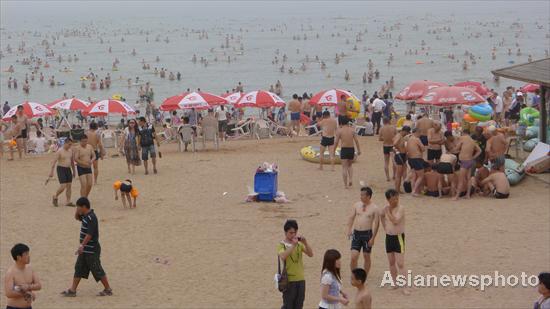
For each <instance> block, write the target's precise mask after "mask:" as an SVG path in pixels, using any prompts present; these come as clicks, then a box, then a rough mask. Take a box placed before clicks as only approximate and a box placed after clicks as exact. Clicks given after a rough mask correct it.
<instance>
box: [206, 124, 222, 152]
mask: <svg viewBox="0 0 550 309" xmlns="http://www.w3.org/2000/svg"><path fill="white" fill-rule="evenodd" d="M218 134H219V132H218V128H216V127H215V126H209V125H206V126H203V127H202V149H205V148H206V142H207V141H212V142H214V147H215V148H216V150H218V149H219V148H220V144H219V136H218Z"/></svg>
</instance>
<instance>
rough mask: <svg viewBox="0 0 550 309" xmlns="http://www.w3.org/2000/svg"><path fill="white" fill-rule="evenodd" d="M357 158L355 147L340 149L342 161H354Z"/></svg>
mask: <svg viewBox="0 0 550 309" xmlns="http://www.w3.org/2000/svg"><path fill="white" fill-rule="evenodd" d="M354 157H355V148H353V147H342V148H341V149H340V159H342V160H353V158H354Z"/></svg>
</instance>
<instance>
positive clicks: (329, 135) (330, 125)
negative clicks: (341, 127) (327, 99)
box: [318, 111, 338, 170]
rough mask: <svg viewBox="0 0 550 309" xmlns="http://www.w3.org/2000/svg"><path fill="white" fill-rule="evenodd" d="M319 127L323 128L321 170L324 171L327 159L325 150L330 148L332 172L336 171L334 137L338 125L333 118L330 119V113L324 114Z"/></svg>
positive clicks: (320, 156) (320, 153)
mask: <svg viewBox="0 0 550 309" xmlns="http://www.w3.org/2000/svg"><path fill="white" fill-rule="evenodd" d="M318 125H319V127H321V147H320V149H319V169H320V170H322V169H323V161H324V159H325V149H326V148H327V147H328V152H329V159H330V164H331V166H332V170H334V153H335V147H334V135H335V134H336V129H337V127H338V123H336V120H335V119H334V118H332V117H330V112H329V111H324V112H323V118H322V119H321V120H320V121H319V122H318Z"/></svg>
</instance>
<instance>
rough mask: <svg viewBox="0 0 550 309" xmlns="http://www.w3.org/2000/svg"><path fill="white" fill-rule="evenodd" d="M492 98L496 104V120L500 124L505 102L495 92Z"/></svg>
mask: <svg viewBox="0 0 550 309" xmlns="http://www.w3.org/2000/svg"><path fill="white" fill-rule="evenodd" d="M491 98H492V99H493V102H495V120H496V121H497V122H498V123H500V121H501V119H502V118H501V117H502V112H503V111H504V101H502V98H501V97H500V96H499V95H498V94H497V93H496V92H493V95H492V96H491Z"/></svg>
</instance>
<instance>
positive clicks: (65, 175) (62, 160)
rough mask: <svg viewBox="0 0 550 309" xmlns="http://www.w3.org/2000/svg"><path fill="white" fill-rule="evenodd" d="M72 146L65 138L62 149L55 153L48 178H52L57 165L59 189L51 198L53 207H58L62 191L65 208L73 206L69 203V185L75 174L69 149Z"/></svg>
mask: <svg viewBox="0 0 550 309" xmlns="http://www.w3.org/2000/svg"><path fill="white" fill-rule="evenodd" d="M72 144H73V141H72V140H71V139H70V138H67V139H66V140H65V143H64V144H63V147H61V148H60V149H59V150H58V151H57V152H56V153H55V159H54V160H53V162H52V169H51V170H50V175H49V178H52V177H53V170H54V168H55V167H56V165H57V179H58V181H59V188H58V189H57V191H56V192H55V194H54V195H53V197H52V203H53V205H54V206H55V207H57V206H59V203H58V197H59V195H60V194H61V193H63V191H65V196H66V197H67V202H66V204H65V206H74V204H73V203H72V202H71V185H72V182H73V175H76V173H75V167H74V158H73V151H72V149H71V147H72Z"/></svg>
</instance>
